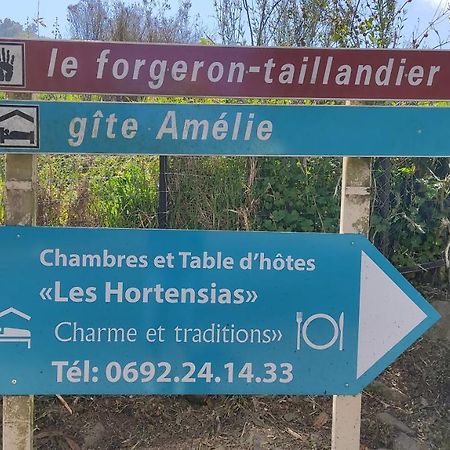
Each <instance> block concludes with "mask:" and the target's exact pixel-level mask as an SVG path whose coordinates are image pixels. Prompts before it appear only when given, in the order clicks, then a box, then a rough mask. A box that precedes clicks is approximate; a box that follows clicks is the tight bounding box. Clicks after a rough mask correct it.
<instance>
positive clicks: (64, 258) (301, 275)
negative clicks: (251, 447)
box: [0, 227, 439, 395]
mask: <svg viewBox="0 0 450 450" xmlns="http://www.w3.org/2000/svg"><path fill="white" fill-rule="evenodd" d="M0 248H1V249H2V250H1V253H0V274H1V275H0V282H1V286H2V296H1V300H0V348H1V355H2V358H1V362H0V393H1V394H8V395H9V394H12V395H16V394H51V393H53V394H54V393H66V394H72V393H80V394H132V393H134V394H147V393H153V394H226V393H228V394H355V393H357V392H360V391H361V390H362V389H363V388H364V387H365V386H366V385H367V384H368V383H370V382H371V381H372V380H373V379H374V378H375V377H376V376H377V375H378V374H379V373H380V372H381V371H382V370H383V369H384V368H385V367H387V366H388V365H389V364H390V363H391V362H393V361H394V360H395V358H397V357H398V356H399V355H400V354H401V353H402V352H403V351H404V350H405V349H406V348H407V347H408V346H409V345H410V344H411V343H412V342H413V341H414V340H416V339H417V338H418V337H419V336H421V335H422V334H423V333H424V332H425V330H427V329H428V328H429V327H430V326H431V325H432V324H433V323H434V322H435V321H436V320H438V317H439V316H438V314H437V313H436V311H435V310H434V309H433V308H432V307H431V306H430V305H429V304H428V303H427V302H426V301H425V300H424V298H423V297H422V296H421V295H420V294H419V293H418V292H417V291H416V290H415V289H414V288H413V287H412V286H411V285H410V284H409V283H408V282H407V281H406V280H405V279H404V278H403V277H402V276H401V275H400V274H399V273H398V272H397V270H396V269H395V268H394V267H393V266H392V265H391V264H390V263H389V262H388V261H387V260H386V259H385V258H384V257H383V256H382V255H381V254H380V253H379V252H378V251H377V250H376V249H375V248H374V247H373V246H372V245H371V244H370V243H369V241H368V240H367V239H365V238H363V237H361V236H359V235H333V234H309V233H270V234H269V233H258V232H224V231H172V230H112V229H70V228H23V227H3V228H1V229H0Z"/></svg>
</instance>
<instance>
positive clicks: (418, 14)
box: [0, 0, 450, 47]
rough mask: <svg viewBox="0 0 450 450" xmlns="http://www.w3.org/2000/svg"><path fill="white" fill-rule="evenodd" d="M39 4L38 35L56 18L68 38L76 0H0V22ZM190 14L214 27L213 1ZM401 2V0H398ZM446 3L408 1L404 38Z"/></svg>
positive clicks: (205, 0)
mask: <svg viewBox="0 0 450 450" xmlns="http://www.w3.org/2000/svg"><path fill="white" fill-rule="evenodd" d="M38 1H39V9H40V17H43V19H44V22H45V23H46V25H47V28H41V35H42V36H48V37H52V35H51V31H52V25H53V24H54V22H55V19H56V18H58V22H59V24H60V31H61V33H62V35H63V38H68V37H69V33H68V26H67V21H66V11H67V6H68V5H70V4H74V3H77V0H12V1H7V0H2V3H3V4H2V7H1V9H0V19H4V18H5V17H9V18H10V19H13V20H15V21H17V22H20V23H22V24H23V23H25V22H26V20H27V17H36V15H37V9H38V8H37V6H38ZM133 1H136V0H125V2H126V3H133ZM191 1H192V11H193V13H194V14H199V16H200V20H201V22H202V23H203V24H204V25H206V27H207V28H208V29H209V31H211V32H212V28H213V25H214V21H213V18H212V17H213V14H214V6H213V5H214V0H191ZM400 1H401V3H403V0H400ZM449 1H450V0H412V1H411V3H410V4H409V5H408V17H409V22H408V23H407V25H406V27H405V35H407V36H410V35H411V33H412V32H413V31H422V30H423V29H424V28H425V27H426V25H427V24H428V23H429V22H430V21H431V20H432V18H433V15H434V13H435V11H436V8H439V7H441V8H445V6H446V5H449ZM171 3H172V4H173V5H177V4H178V1H177V0H171ZM438 30H439V32H440V34H441V37H442V38H444V39H445V38H447V37H448V35H449V34H450V20H449V18H448V16H447V18H446V20H445V21H443V22H442V23H441V24H440V25H439V27H438ZM435 43H437V36H434V35H432V36H430V41H429V46H431V47H432V46H433V45H435Z"/></svg>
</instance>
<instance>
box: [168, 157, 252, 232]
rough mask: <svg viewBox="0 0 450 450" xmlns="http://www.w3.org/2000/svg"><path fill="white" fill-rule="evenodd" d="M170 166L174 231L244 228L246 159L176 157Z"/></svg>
mask: <svg viewBox="0 0 450 450" xmlns="http://www.w3.org/2000/svg"><path fill="white" fill-rule="evenodd" d="M169 165H170V166H169V190H170V191H169V193H170V197H169V198H170V205H169V226H170V227H171V228H185V229H189V228H190V229H216V230H238V229H241V228H243V224H242V215H241V208H242V205H243V204H244V200H245V193H246V177H247V174H246V159H245V158H230V157H227V158H225V157H175V158H170V160H169Z"/></svg>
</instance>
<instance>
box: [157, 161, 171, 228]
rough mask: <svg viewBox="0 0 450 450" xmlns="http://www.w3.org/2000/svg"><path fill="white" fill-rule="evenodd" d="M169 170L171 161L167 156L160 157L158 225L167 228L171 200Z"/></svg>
mask: <svg viewBox="0 0 450 450" xmlns="http://www.w3.org/2000/svg"><path fill="white" fill-rule="evenodd" d="M168 170H169V161H168V157H167V156H160V157H159V204H158V226H159V228H167V225H168V216H169V200H168V190H167V185H168V182H167V181H168V180H167V176H168Z"/></svg>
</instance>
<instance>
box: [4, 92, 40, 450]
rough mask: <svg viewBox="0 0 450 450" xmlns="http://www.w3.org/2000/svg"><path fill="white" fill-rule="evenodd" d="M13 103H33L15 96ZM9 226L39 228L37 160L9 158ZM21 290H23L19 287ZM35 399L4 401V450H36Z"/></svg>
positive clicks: (28, 157) (22, 155) (24, 397)
mask: <svg viewBox="0 0 450 450" xmlns="http://www.w3.org/2000/svg"><path fill="white" fill-rule="evenodd" d="M9 98H11V99H31V95H30V94H11V95H10V96H9ZM5 216H6V225H35V224H36V156H35V155H27V154H20V155H19V154H17V155H15V154H8V155H6V215H5ZM18 289H19V287H18ZM33 415H34V408H33V397H32V396H29V395H26V396H9V397H3V448H4V449H5V450H31V449H32V448H33Z"/></svg>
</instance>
